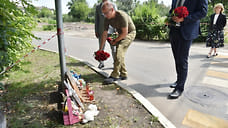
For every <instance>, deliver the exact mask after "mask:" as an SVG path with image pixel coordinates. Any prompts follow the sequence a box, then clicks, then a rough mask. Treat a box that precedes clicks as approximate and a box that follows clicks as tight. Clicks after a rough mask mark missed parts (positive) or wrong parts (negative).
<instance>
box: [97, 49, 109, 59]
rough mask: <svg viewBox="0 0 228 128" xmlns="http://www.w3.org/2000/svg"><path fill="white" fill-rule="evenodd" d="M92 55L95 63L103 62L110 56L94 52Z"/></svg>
mask: <svg viewBox="0 0 228 128" xmlns="http://www.w3.org/2000/svg"><path fill="white" fill-rule="evenodd" d="M94 55H95V59H96V60H97V61H104V60H106V59H108V58H109V57H110V54H109V53H107V52H104V51H96V52H95V53H94Z"/></svg>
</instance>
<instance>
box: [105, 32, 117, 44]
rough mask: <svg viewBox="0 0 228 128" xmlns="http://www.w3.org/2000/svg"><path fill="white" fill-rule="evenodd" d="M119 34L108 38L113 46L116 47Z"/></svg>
mask: <svg viewBox="0 0 228 128" xmlns="http://www.w3.org/2000/svg"><path fill="white" fill-rule="evenodd" d="M117 36H118V35H117V34H116V33H113V34H112V35H111V36H110V37H108V38H107V41H108V42H109V43H110V44H111V45H116V43H117V42H116V40H115V39H116V38H117Z"/></svg>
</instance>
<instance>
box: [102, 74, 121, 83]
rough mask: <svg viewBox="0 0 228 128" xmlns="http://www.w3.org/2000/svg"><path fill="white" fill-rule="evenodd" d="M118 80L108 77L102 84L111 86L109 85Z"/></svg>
mask: <svg viewBox="0 0 228 128" xmlns="http://www.w3.org/2000/svg"><path fill="white" fill-rule="evenodd" d="M117 80H118V78H114V77H111V76H110V77H109V78H107V79H104V84H111V83H113V82H114V81H117Z"/></svg>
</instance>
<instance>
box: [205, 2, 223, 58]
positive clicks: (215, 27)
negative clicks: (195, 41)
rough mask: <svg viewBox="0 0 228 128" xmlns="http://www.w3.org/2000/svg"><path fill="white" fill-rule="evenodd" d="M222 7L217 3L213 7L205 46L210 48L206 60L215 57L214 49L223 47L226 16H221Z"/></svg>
mask: <svg viewBox="0 0 228 128" xmlns="http://www.w3.org/2000/svg"><path fill="white" fill-rule="evenodd" d="M223 11H224V7H223V4H222V3H218V4H216V5H215V7H214V12H215V13H214V14H212V15H211V16H210V25H209V33H208V37H207V39H206V46H207V47H211V49H210V51H209V53H208V55H207V58H210V57H211V56H212V52H213V51H214V53H213V56H217V55H218V53H217V51H216V48H219V47H224V31H223V29H224V27H225V26H226V15H224V14H223Z"/></svg>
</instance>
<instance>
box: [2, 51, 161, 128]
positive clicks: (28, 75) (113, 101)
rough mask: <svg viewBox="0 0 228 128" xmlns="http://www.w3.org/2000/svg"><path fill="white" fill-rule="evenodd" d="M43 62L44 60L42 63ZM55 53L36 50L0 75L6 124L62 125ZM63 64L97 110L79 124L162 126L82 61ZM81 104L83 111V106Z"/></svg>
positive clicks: (17, 127)
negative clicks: (77, 78)
mask: <svg viewBox="0 0 228 128" xmlns="http://www.w3.org/2000/svg"><path fill="white" fill-rule="evenodd" d="M43 62H45V63H43ZM56 62H58V55H57V54H53V53H50V52H46V51H37V52H35V53H33V54H31V55H30V56H29V57H27V59H25V60H24V62H22V67H21V70H17V71H9V72H8V74H7V76H5V77H4V78H3V79H0V83H2V84H3V87H4V89H3V90H1V91H0V110H1V111H4V112H5V114H6V117H7V122H8V123H7V125H8V127H10V128H35V127H47V128H64V127H68V126H64V125H63V115H62V105H61V102H62V97H61V95H60V94H59V93H58V85H60V82H59V80H60V76H59V74H60V70H59V64H57V63H56ZM66 62H67V67H68V69H70V70H73V71H75V72H77V73H78V74H81V75H82V78H83V79H84V80H85V81H86V82H89V85H90V86H91V87H92V90H93V91H94V97H95V102H94V103H93V104H95V105H96V106H97V107H98V110H99V114H98V116H96V117H95V120H94V121H91V122H88V123H86V124H82V123H76V124H74V125H72V126H71V127H80V128H98V127H99V128H107V127H111V128H112V127H114V128H117V127H119V128H163V126H162V125H161V124H160V123H159V122H158V119H157V118H156V117H154V116H153V115H151V114H150V113H149V112H148V111H147V110H146V109H145V108H144V107H143V106H142V105H141V104H140V103H139V102H138V101H137V100H136V99H134V98H133V97H132V96H131V95H130V94H129V93H127V92H126V91H125V90H122V89H121V88H120V87H118V86H116V85H114V84H111V85H102V82H103V79H104V78H103V77H102V76H100V75H99V74H97V73H96V72H94V71H93V70H91V69H90V68H89V67H88V66H86V65H85V64H83V63H81V62H79V61H76V60H74V59H72V58H67V61H66ZM84 105H85V111H86V110H87V106H88V105H89V104H84Z"/></svg>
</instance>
